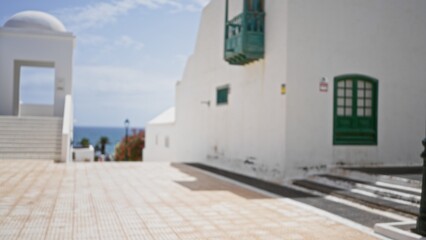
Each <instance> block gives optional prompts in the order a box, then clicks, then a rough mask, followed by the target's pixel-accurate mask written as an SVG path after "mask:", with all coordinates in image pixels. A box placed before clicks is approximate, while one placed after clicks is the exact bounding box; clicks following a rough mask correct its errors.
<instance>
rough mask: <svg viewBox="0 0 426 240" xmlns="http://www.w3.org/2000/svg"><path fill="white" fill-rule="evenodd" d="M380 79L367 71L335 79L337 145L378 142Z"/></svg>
mask: <svg viewBox="0 0 426 240" xmlns="http://www.w3.org/2000/svg"><path fill="white" fill-rule="evenodd" d="M377 99H378V81H377V80H376V79H374V78H371V77H367V76H364V75H343V76H338V77H336V78H335V79H334V124H333V125H334V127H333V128H334V129H333V143H334V145H377V105H378V104H377Z"/></svg>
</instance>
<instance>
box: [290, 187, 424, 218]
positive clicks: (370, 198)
mask: <svg viewBox="0 0 426 240" xmlns="http://www.w3.org/2000/svg"><path fill="white" fill-rule="evenodd" d="M293 184H294V185H295V186H298V187H302V188H305V189H309V190H311V191H317V192H320V193H323V194H327V195H331V196H335V197H339V198H343V199H346V200H350V201H353V202H356V203H359V204H362V205H366V206H368V207H371V208H376V209H380V210H384V211H392V212H397V213H400V214H405V215H409V216H412V217H417V216H418V214H419V207H418V206H417V205H415V204H410V203H408V202H404V201H395V200H391V199H388V198H384V197H380V196H379V195H375V194H368V193H366V192H363V191H360V190H348V189H345V188H341V187H336V186H332V184H327V183H320V182H316V181H314V180H310V179H303V180H296V181H294V182H293Z"/></svg>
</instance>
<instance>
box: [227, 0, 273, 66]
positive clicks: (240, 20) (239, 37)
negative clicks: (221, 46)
mask: <svg viewBox="0 0 426 240" xmlns="http://www.w3.org/2000/svg"><path fill="white" fill-rule="evenodd" d="M226 11H228V7H227V9H226ZM226 18H228V17H227V14H226ZM264 52H265V13H264V12H263V1H260V0H257V1H256V0H252V1H247V0H246V1H245V2H244V12H243V13H242V14H240V15H238V16H236V17H234V18H233V19H231V20H228V19H226V23H225V54H224V55H225V60H226V61H227V62H228V63H230V64H232V65H245V64H248V63H251V62H253V61H257V60H259V59H261V58H263V56H264Z"/></svg>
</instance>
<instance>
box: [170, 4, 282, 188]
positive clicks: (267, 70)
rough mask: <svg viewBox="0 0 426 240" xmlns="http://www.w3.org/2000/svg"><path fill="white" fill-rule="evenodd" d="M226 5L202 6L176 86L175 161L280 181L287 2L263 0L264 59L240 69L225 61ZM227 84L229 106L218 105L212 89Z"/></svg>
mask: <svg viewBox="0 0 426 240" xmlns="http://www.w3.org/2000/svg"><path fill="white" fill-rule="evenodd" d="M231 2H232V1H231ZM224 3H225V1H212V2H211V3H210V4H209V5H208V6H207V7H206V8H205V9H204V12H203V16H202V20H201V25H200V29H199V35H198V41H197V45H196V49H195V53H194V55H193V56H192V57H191V58H190V59H189V61H188V64H187V67H186V70H185V73H184V76H183V80H182V81H181V82H180V83H179V84H178V85H177V121H176V124H177V130H176V131H177V133H176V136H177V137H179V146H178V148H177V151H178V155H177V156H178V160H183V161H193V162H205V163H207V164H209V165H214V166H218V167H221V168H225V169H229V170H233V171H237V172H243V173H245V174H248V175H252V176H256V177H260V178H267V179H270V180H276V179H280V178H282V170H283V168H284V163H285V161H284V153H285V137H286V134H285V128H284V127H285V121H286V120H285V108H286V96H283V95H281V94H280V86H281V84H282V83H285V76H286V64H285V63H286V48H285V43H286V32H285V31H282V30H283V24H284V26H285V22H286V15H285V14H282V12H280V9H281V10H283V9H284V10H285V9H286V4H285V2H281V1H268V2H267V3H268V4H267V5H266V9H267V11H268V12H270V13H271V14H270V15H267V17H266V21H267V22H268V23H269V22H271V24H270V25H268V32H267V38H266V41H267V42H266V48H267V50H268V49H270V50H269V52H268V57H267V58H266V60H265V61H258V62H255V63H252V64H249V65H247V66H244V67H239V66H230V65H228V64H227V63H226V62H225V61H224V60H223V41H224V22H223V21H222V19H223V16H224V9H225V5H224ZM272 16H273V17H274V20H272V19H271V18H270V17H272ZM272 47H273V48H274V49H273V50H272ZM227 84H228V85H229V86H230V95H229V104H228V105H226V106H217V105H216V88H217V87H220V86H223V85H227ZM202 101H210V102H211V105H210V106H207V105H206V104H202V103H201V102H202ZM246 161H248V162H253V164H247V163H244V162H246Z"/></svg>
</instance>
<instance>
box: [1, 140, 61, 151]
mask: <svg viewBox="0 0 426 240" xmlns="http://www.w3.org/2000/svg"><path fill="white" fill-rule="evenodd" d="M60 147H61V143H59V142H58V143H53V144H44V143H41V144H38V145H24V144H18V145H16V146H11V147H5V146H0V153H6V152H30V151H57V149H58V148H59V149H60Z"/></svg>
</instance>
